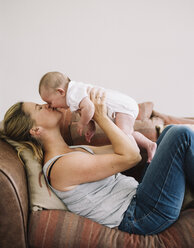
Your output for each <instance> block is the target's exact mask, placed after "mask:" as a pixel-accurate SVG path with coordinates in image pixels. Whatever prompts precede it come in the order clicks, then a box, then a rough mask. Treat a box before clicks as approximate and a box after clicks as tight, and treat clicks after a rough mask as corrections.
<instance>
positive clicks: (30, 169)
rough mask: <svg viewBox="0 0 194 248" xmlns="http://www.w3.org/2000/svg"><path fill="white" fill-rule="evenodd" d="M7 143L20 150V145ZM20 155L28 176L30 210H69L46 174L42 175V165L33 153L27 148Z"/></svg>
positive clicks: (11, 141)
mask: <svg viewBox="0 0 194 248" xmlns="http://www.w3.org/2000/svg"><path fill="white" fill-rule="evenodd" d="M6 141H7V142H8V143H9V144H10V145H11V146H13V147H14V148H15V149H16V150H18V149H19V147H20V143H18V142H16V141H13V140H10V139H6ZM20 155H21V158H22V160H23V161H24V164H25V165H24V166H25V169H26V174H27V181H28V191H29V198H30V209H31V210H33V211H37V210H42V209H60V210H67V207H66V206H65V204H64V203H63V202H62V201H61V200H60V199H59V198H58V197H57V196H56V194H55V193H54V192H53V191H52V190H51V188H50V187H49V186H48V184H47V183H46V180H45V178H44V174H43V173H42V165H41V164H40V163H39V162H38V160H37V159H36V158H35V156H34V154H33V152H32V151H31V150H30V149H27V148H26V149H25V150H23V151H22V152H21V154H20Z"/></svg>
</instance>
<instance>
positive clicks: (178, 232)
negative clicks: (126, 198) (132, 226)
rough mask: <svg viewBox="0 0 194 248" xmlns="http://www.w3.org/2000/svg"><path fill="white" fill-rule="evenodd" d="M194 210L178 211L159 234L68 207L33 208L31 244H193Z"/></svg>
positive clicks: (158, 246) (114, 247) (116, 247)
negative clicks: (128, 229)
mask: <svg viewBox="0 0 194 248" xmlns="http://www.w3.org/2000/svg"><path fill="white" fill-rule="evenodd" d="M193 218H194V210H193V209H189V210H185V211H183V212H182V213H181V215H180V217H179V219H178V221H177V222H175V223H174V224H173V225H172V226H171V227H169V228H168V229H166V230H165V231H163V232H161V233H160V234H158V235H146V236H144V235H134V234H128V233H125V232H122V231H119V230H117V229H111V228H108V227H105V226H103V225H100V224H98V223H96V222H93V221H91V220H89V219H87V218H84V217H81V216H78V215H75V214H73V213H70V212H68V211H60V210H50V211H38V212H32V214H31V215H30V220H29V232H28V237H29V246H30V247H37V248H38V247H42V248H44V247H45V248H53V247H58V248H60V247H68V248H74V247H92V248H95V247H111V248H120V247H122V248H127V247H133V248H136V247H150V248H152V247H153V248H161V247H164V248H165V247H166V248H169V247H177V248H178V247H193V243H194V236H193V229H194V222H193Z"/></svg>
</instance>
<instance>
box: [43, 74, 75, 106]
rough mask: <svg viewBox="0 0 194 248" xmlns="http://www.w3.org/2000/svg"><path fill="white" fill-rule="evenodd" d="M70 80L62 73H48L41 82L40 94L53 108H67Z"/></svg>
mask: <svg viewBox="0 0 194 248" xmlns="http://www.w3.org/2000/svg"><path fill="white" fill-rule="evenodd" d="M69 82H70V79H69V78H68V77H67V76H66V75H64V74H62V73H60V72H48V73H46V74H45V75H44V76H43V77H42V78H41V80H40V83H39V94H40V96H41V98H42V100H43V101H45V102H47V103H48V104H49V105H50V106H51V107H53V108H66V107H67V105H66V101H65V99H66V90H67V85H68V83H69Z"/></svg>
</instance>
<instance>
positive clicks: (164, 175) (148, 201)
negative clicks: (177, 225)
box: [118, 126, 194, 235]
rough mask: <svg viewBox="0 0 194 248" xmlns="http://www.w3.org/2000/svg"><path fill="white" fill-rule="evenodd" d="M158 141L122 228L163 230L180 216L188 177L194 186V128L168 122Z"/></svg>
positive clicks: (153, 232) (141, 231) (148, 232)
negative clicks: (168, 124)
mask: <svg viewBox="0 0 194 248" xmlns="http://www.w3.org/2000/svg"><path fill="white" fill-rule="evenodd" d="M157 145H158V148H157V151H156V154H155V156H154V158H153V160H152V161H151V163H150V164H149V165H148V167H147V170H146V172H145V174H144V176H143V179H142V182H141V183H140V184H139V186H138V188H137V192H136V195H135V196H134V197H133V199H132V201H131V203H130V205H129V207H128V209H127V211H126V212H125V214H124V218H123V220H122V222H121V224H120V225H119V227H118V228H119V230H122V231H125V232H128V233H134V234H144V235H145V234H157V233H159V232H161V231H163V230H164V229H166V228H167V227H169V226H170V225H171V224H172V223H174V222H175V221H176V220H177V218H178V217H179V214H180V210H181V206H182V203H183V199H184V193H185V180H187V182H188V184H190V185H191V187H192V189H194V132H193V131H192V130H191V129H189V128H188V127H185V126H168V127H167V128H165V130H164V131H163V132H162V134H161V135H160V137H159V139H158V141H157Z"/></svg>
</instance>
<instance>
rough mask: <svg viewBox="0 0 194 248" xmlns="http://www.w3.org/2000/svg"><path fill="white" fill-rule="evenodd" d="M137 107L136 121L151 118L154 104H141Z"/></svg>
mask: <svg viewBox="0 0 194 248" xmlns="http://www.w3.org/2000/svg"><path fill="white" fill-rule="evenodd" d="M138 107H139V113H138V116H137V118H136V119H137V120H145V119H149V118H150V117H151V115H152V111H153V107H154V103H153V102H142V103H139V104H138Z"/></svg>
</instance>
